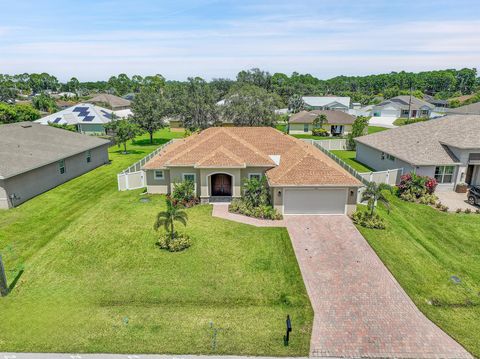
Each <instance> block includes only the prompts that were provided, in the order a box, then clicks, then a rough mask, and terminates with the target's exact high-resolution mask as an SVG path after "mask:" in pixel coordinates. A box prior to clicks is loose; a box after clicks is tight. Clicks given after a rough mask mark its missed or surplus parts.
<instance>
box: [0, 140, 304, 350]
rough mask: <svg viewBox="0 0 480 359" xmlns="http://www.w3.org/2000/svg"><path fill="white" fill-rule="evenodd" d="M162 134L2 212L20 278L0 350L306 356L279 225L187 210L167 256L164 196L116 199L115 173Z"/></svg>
mask: <svg viewBox="0 0 480 359" xmlns="http://www.w3.org/2000/svg"><path fill="white" fill-rule="evenodd" d="M173 136H175V137H182V134H181V133H170V132H168V131H166V130H164V131H161V133H157V134H156V143H155V145H153V146H152V145H149V143H148V138H147V137H146V136H144V137H142V138H140V139H137V140H136V141H135V143H134V144H130V143H129V145H128V152H129V154H126V155H123V154H121V150H118V148H117V147H112V148H110V158H111V160H112V164H111V165H108V166H102V167H99V168H98V169H95V170H94V171H92V172H90V173H88V174H85V175H83V176H81V177H78V178H76V179H74V180H72V181H69V182H67V183H65V184H63V185H61V186H59V187H57V188H55V189H53V190H51V191H49V192H47V193H45V194H42V195H40V196H38V197H36V198H34V199H32V200H30V201H28V202H26V203H25V204H22V205H21V206H19V207H18V208H15V209H13V210H9V211H3V212H2V213H1V215H0V252H1V253H3V254H4V260H5V265H6V268H7V275H8V280H9V283H12V282H13V281H15V276H16V275H17V273H14V272H12V271H10V270H11V269H14V268H18V265H19V264H23V265H24V272H23V274H22V275H21V277H19V278H18V281H17V283H16V285H15V287H14V288H13V290H12V291H11V293H10V294H9V295H8V296H7V297H4V298H0V318H2V320H1V321H0V352H1V351H20V352H77V353H82V352H102V353H105V352H108V353H177V354H242V355H262V356H307V355H308V353H309V345H310V334H311V326H312V320H313V312H312V309H311V306H310V302H309V299H308V296H307V294H306V291H305V287H304V284H303V281H302V277H301V274H300V271H299V268H298V264H297V261H296V258H295V255H294V252H293V249H292V246H291V243H290V238H289V236H288V233H287V231H286V229H284V228H257V227H253V226H248V225H244V224H240V223H235V222H230V221H226V220H223V219H219V218H213V217H212V216H211V206H209V205H197V206H193V207H192V208H188V209H186V212H187V214H188V223H187V226H186V227H183V226H180V227H177V230H178V231H179V232H182V233H184V234H186V235H187V236H188V238H190V240H191V247H190V248H188V249H187V250H184V251H182V252H178V253H172V252H169V251H166V250H161V249H159V248H158V246H157V242H158V240H159V235H160V234H159V233H158V232H156V231H155V230H154V228H153V224H154V221H155V217H156V215H157V213H158V212H159V211H163V210H165V208H166V206H165V197H164V196H160V195H156V196H150V195H145V194H142V190H135V191H124V192H118V189H117V176H116V175H117V173H118V172H120V171H121V170H123V169H124V168H126V167H128V166H129V165H131V164H132V163H134V162H135V161H137V160H139V159H140V158H142V157H144V156H145V155H146V154H147V153H149V152H150V151H152V150H153V149H154V148H155V147H156V146H158V145H159V144H160V143H164V142H167V141H168V139H169V138H171V137H173ZM7 248H9V249H8V250H7ZM287 314H289V315H290V316H291V318H292V324H293V328H294V331H293V333H292V335H291V337H290V338H291V341H290V346H288V347H285V346H284V345H283V339H282V338H283V335H284V331H285V319H286V316H287ZM215 330H217V337H216V346H215V349H214V348H213V346H212V340H213V334H214V331H215Z"/></svg>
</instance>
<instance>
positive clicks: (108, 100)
mask: <svg viewBox="0 0 480 359" xmlns="http://www.w3.org/2000/svg"><path fill="white" fill-rule="evenodd" d="M88 102H89V103H93V104H97V105H102V106H106V107H108V108H110V109H112V110H114V111H118V110H126V109H129V108H130V106H131V104H132V102H131V101H130V100H127V99H125V98H121V97H118V96H115V95H110V94H108V93H101V94H98V95H96V96H95V97H92V98H91V99H90V100H88Z"/></svg>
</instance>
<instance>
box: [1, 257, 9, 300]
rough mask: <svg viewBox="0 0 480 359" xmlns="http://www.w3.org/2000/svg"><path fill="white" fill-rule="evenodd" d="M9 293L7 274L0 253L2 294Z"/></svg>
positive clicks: (3, 295)
mask: <svg viewBox="0 0 480 359" xmlns="http://www.w3.org/2000/svg"><path fill="white" fill-rule="evenodd" d="M7 294H8V283H7V276H6V274H5V267H4V266H3V261H2V255H1V254H0V295H1V296H2V297H5V296H6V295H7Z"/></svg>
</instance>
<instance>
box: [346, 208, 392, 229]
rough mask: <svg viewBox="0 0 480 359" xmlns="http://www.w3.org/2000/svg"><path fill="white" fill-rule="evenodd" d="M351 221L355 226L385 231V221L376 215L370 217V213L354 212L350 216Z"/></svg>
mask: <svg viewBox="0 0 480 359" xmlns="http://www.w3.org/2000/svg"><path fill="white" fill-rule="evenodd" d="M352 220H353V222H354V223H355V224H358V225H360V226H362V227H365V228H371V229H385V221H384V219H383V218H382V217H380V216H379V215H378V214H377V213H374V214H373V215H372V214H370V212H365V211H356V212H355V213H354V214H353V215H352Z"/></svg>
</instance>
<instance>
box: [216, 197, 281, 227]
mask: <svg viewBox="0 0 480 359" xmlns="http://www.w3.org/2000/svg"><path fill="white" fill-rule="evenodd" d="M212 204H213V211H212V216H214V217H219V218H224V219H228V220H230V221H234V222H239V223H245V224H250V225H252V226H256V227H285V226H286V224H285V221H283V220H279V221H272V220H267V219H257V218H252V217H247V216H244V215H241V214H235V213H230V212H229V211H228V203H212Z"/></svg>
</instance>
